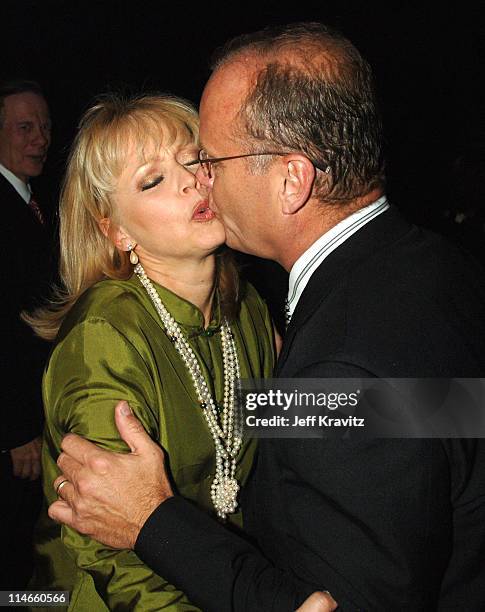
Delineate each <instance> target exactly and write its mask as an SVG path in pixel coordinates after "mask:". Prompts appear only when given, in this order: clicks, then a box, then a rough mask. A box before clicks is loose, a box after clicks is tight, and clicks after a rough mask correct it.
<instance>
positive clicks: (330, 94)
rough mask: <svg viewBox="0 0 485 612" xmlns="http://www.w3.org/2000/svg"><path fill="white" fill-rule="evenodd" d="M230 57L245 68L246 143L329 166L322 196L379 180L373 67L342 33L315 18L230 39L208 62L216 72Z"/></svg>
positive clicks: (366, 187)
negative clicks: (294, 152)
mask: <svg viewBox="0 0 485 612" xmlns="http://www.w3.org/2000/svg"><path fill="white" fill-rule="evenodd" d="M234 62H236V63H239V64H246V66H247V71H248V73H249V75H250V77H249V87H248V92H247V95H246V96H245V98H244V101H243V104H242V106H241V107H240V109H239V112H238V121H237V124H236V126H235V135H236V136H238V135H239V137H240V139H241V140H246V143H247V145H248V146H250V147H251V150H253V151H255V152H257V151H259V150H263V149H268V148H271V149H275V150H297V151H301V152H302V153H304V154H305V155H307V156H308V158H309V159H310V160H311V161H313V162H314V165H315V166H316V167H318V168H323V169H325V168H326V167H327V166H329V167H330V175H325V173H324V172H318V173H317V178H316V181H315V189H314V191H315V196H316V197H318V198H319V199H321V200H322V201H326V202H335V201H348V200H352V199H354V198H356V197H360V196H363V195H365V194H366V193H368V192H369V191H371V190H372V189H375V188H376V187H379V186H382V185H383V182H384V161H383V152H382V126H381V120H380V116H379V112H378V110H377V104H376V98H375V92H374V83H373V77H372V71H371V69H370V67H369V65H368V64H367V62H366V61H365V60H364V59H363V58H362V56H361V55H360V53H359V52H358V50H357V49H356V48H355V47H354V46H353V45H352V44H351V43H350V42H349V41H348V40H347V39H346V38H344V37H343V36H342V35H341V34H339V33H337V32H335V31H333V30H331V29H330V28H328V27H326V26H324V25H323V24H320V23H302V24H293V25H288V26H278V27H275V28H267V29H265V30H261V31H259V32H256V33H254V34H244V35H242V36H239V37H237V38H235V39H233V40H231V41H229V42H228V43H227V44H226V45H225V46H224V47H223V48H222V50H220V51H219V52H218V53H217V54H216V55H215V57H214V60H213V64H212V68H213V70H214V72H215V74H217V72H218V71H221V70H222V71H223V69H224V68H225V66H227V65H228V64H231V63H234ZM214 76H215V75H214ZM237 131H239V134H237ZM268 161H269V160H268V159H267V158H264V157H259V158H255V159H254V162H253V163H254V164H255V165H258V164H259V166H260V167H263V166H264V165H265V164H266V163H268ZM261 169H263V168H261Z"/></svg>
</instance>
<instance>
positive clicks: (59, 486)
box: [56, 478, 69, 497]
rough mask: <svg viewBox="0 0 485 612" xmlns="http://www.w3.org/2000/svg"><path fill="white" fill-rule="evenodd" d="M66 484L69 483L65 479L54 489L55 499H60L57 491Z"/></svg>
mask: <svg viewBox="0 0 485 612" xmlns="http://www.w3.org/2000/svg"><path fill="white" fill-rule="evenodd" d="M66 482H69V480H68V479H67V478H66V479H65V480H61V482H60V483H59V484H58V485H57V487H56V495H57V497H60V495H59V491H60V490H61V489H62V487H63V486H64V485H65V484H66Z"/></svg>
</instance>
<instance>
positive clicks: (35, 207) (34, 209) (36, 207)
mask: <svg viewBox="0 0 485 612" xmlns="http://www.w3.org/2000/svg"><path fill="white" fill-rule="evenodd" d="M29 206H30V209H31V210H32V212H33V213H34V215H35V216H36V217H37V219H38V221H39V223H40V224H41V225H44V223H45V222H44V215H43V214H42V211H41V210H40V207H39V205H38V204H37V202H36V201H35V200H34V197H33V196H31V197H30V202H29Z"/></svg>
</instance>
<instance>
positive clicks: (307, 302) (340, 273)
mask: <svg viewBox="0 0 485 612" xmlns="http://www.w3.org/2000/svg"><path fill="white" fill-rule="evenodd" d="M412 227H413V226H412V225H411V224H409V223H408V222H407V221H405V220H404V219H403V218H402V217H401V215H400V213H399V212H398V211H397V209H396V208H394V207H392V206H391V208H390V209H389V210H387V211H386V212H384V213H382V214H381V215H379V216H378V217H376V218H375V219H373V220H372V221H370V222H369V223H367V224H366V225H364V227H362V228H361V229H360V230H359V231H357V232H356V233H355V234H353V235H352V236H351V237H350V238H349V239H348V240H346V241H345V242H344V243H343V244H342V245H340V246H339V247H338V248H337V249H336V250H335V251H333V252H332V253H330V255H329V256H328V257H327V258H325V259H324V260H323V261H322V263H321V264H320V266H319V267H318V268H317V269H316V270H315V272H314V273H313V274H312V276H311V278H310V280H309V282H308V284H307V286H306V287H305V289H304V291H303V293H302V295H301V297H300V299H299V300H298V304H297V306H296V308H295V311H294V313H293V316H292V317H291V322H290V325H289V326H288V329H287V331H286V335H285V337H284V341H283V348H282V350H281V353H280V356H279V359H278V363H277V366H276V376H278V375H279V372H280V371H281V369H282V367H283V365H284V364H285V362H286V360H287V358H288V354H289V352H290V350H291V345H292V343H293V341H294V339H295V336H296V334H297V332H298V330H300V329H301V328H302V326H303V325H304V324H305V322H306V321H307V319H308V318H309V317H310V316H311V315H312V314H313V313H314V312H315V310H316V309H317V308H318V307H319V305H320V304H321V303H322V302H323V301H325V299H327V298H328V296H329V295H330V293H331V292H332V291H334V290H335V288H336V287H338V286H339V285H340V284H341V283H342V282H343V281H344V280H345V279H346V277H347V276H348V274H349V273H350V272H351V271H352V270H353V269H354V268H355V266H357V265H359V263H360V262H362V261H364V260H365V259H367V258H368V257H370V256H372V255H373V254H374V253H376V252H377V251H379V250H382V251H383V252H384V253H385V248H386V246H387V245H389V244H391V243H393V242H395V241H396V240H398V239H399V238H401V237H402V236H403V235H404V234H406V233H407V232H408V231H410V230H411V228H412Z"/></svg>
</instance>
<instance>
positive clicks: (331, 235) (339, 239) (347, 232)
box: [286, 196, 389, 324]
mask: <svg viewBox="0 0 485 612" xmlns="http://www.w3.org/2000/svg"><path fill="white" fill-rule="evenodd" d="M388 208H389V203H388V201H387V198H386V196H382V197H381V198H379V199H378V200H376V201H375V202H372V204H369V206H366V207H365V208H361V209H360V210H358V211H356V212H355V213H353V214H352V215H350V216H348V217H346V218H345V219H343V220H342V221H340V223H337V225H335V226H334V227H332V228H331V229H330V230H329V231H328V232H325V234H323V236H320V238H319V239H318V240H317V241H316V242H314V243H313V244H312V245H311V247H310V248H309V249H307V250H306V251H305V252H304V253H303V255H301V256H300V257H299V258H298V259H297V260H296V262H295V263H294V264H293V267H292V268H291V272H290V279H289V288H288V298H287V300H286V322H287V324H288V323H289V322H290V319H291V316H292V315H293V313H294V311H295V308H296V305H297V304H298V300H299V299H300V296H301V294H302V293H303V290H304V289H305V287H306V286H307V284H308V281H309V280H310V278H311V276H312V274H313V273H314V272H315V270H316V269H317V268H318V267H319V265H320V264H321V263H322V261H323V260H324V259H325V258H326V257H328V255H330V253H331V252H332V251H334V250H335V249H336V248H337V247H339V246H340V245H341V244H342V243H343V242H345V241H346V240H347V238H350V236H352V234H355V232H357V231H358V230H359V229H360V228H361V227H363V226H364V225H365V224H366V223H369V221H372V219H375V218H376V217H377V216H378V215H380V214H381V213H383V212H384V211H386V210H387V209H388Z"/></svg>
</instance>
